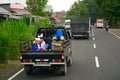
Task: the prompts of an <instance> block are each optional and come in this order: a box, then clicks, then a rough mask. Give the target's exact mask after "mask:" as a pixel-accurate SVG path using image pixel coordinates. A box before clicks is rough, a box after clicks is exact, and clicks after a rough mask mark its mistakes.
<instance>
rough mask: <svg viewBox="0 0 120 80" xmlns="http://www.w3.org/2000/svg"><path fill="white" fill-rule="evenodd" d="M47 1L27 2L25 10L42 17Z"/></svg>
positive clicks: (30, 0)
mask: <svg viewBox="0 0 120 80" xmlns="http://www.w3.org/2000/svg"><path fill="white" fill-rule="evenodd" d="M47 2H48V0H27V8H28V9H29V10H30V12H31V13H32V14H34V15H40V16H45V15H44V12H45V11H44V10H45V6H46V4H47Z"/></svg>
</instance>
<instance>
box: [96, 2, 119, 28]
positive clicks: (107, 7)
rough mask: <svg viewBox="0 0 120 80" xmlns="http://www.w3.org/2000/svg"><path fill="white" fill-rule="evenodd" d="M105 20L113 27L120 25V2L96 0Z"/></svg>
mask: <svg viewBox="0 0 120 80" xmlns="http://www.w3.org/2000/svg"><path fill="white" fill-rule="evenodd" d="M95 1H96V3H97V5H98V6H99V8H100V10H101V12H102V14H103V16H104V18H105V19H106V20H107V21H110V22H111V24H112V25H114V26H117V25H120V15H119V14H120V10H119V8H120V1H119V0H114V1H113V0H102V1H101V0H95Z"/></svg>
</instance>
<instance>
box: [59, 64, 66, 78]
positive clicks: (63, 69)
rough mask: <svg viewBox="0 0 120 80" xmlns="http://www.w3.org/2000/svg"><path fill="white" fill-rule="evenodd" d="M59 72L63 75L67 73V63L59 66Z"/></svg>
mask: <svg viewBox="0 0 120 80" xmlns="http://www.w3.org/2000/svg"><path fill="white" fill-rule="evenodd" d="M60 74H61V75H63V76H65V75H66V74H67V63H65V64H64V65H63V66H61V67H60Z"/></svg>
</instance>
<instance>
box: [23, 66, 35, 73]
mask: <svg viewBox="0 0 120 80" xmlns="http://www.w3.org/2000/svg"><path fill="white" fill-rule="evenodd" d="M24 71H25V72H26V74H27V75H31V74H32V73H33V69H32V66H26V65H25V66H24Z"/></svg>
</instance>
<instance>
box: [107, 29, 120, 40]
mask: <svg viewBox="0 0 120 80" xmlns="http://www.w3.org/2000/svg"><path fill="white" fill-rule="evenodd" d="M109 32H110V33H111V34H113V35H114V36H116V37H117V38H119V39H120V36H118V35H116V34H114V33H113V32H111V31H109Z"/></svg>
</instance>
